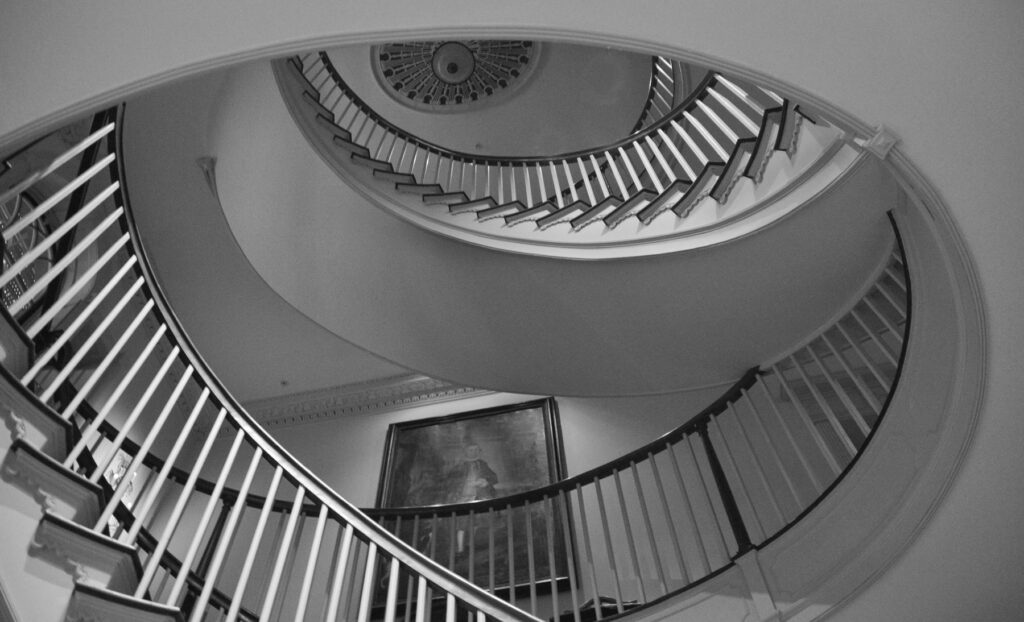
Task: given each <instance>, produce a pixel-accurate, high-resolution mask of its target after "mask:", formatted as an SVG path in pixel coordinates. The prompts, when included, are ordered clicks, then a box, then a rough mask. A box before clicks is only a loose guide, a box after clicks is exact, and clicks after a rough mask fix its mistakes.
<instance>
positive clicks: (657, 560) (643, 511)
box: [629, 460, 668, 595]
mask: <svg viewBox="0 0 1024 622" xmlns="http://www.w3.org/2000/svg"><path fill="white" fill-rule="evenodd" d="M629 468H630V470H631V471H632V472H633V483H634V484H635V485H636V495H637V499H639V501H640V516H641V517H642V518H643V520H644V528H645V530H646V531H647V543H648V545H649V546H650V547H651V556H652V558H653V560H654V569H655V571H656V572H657V574H658V584H659V585H660V586H661V593H662V595H665V594H667V593H668V583H667V582H666V581H665V571H664V569H663V568H662V567H661V555H660V554H658V545H657V543H656V542H655V541H654V529H653V528H652V527H651V515H650V513H649V511H648V509H647V500H646V499H645V498H644V488H643V485H642V484H641V483H640V473H639V471H638V470H637V468H636V462H635V461H633V460H630V461H629Z"/></svg>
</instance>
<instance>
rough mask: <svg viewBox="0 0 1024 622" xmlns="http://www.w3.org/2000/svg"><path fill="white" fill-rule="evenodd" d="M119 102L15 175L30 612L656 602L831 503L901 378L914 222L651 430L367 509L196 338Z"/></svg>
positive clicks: (21, 497)
mask: <svg viewBox="0 0 1024 622" xmlns="http://www.w3.org/2000/svg"><path fill="white" fill-rule="evenodd" d="M784 110H785V107H781V108H780V114H782V113H783V112H784ZM120 112H121V111H120V110H118V109H111V110H107V111H104V112H102V113H100V114H98V115H97V116H96V117H95V118H94V119H93V121H92V123H91V130H90V133H89V134H88V136H87V137H86V138H85V139H84V140H82V141H81V142H79V143H77V144H76V145H74V146H73V147H72V148H71V149H69V150H67V151H66V152H63V153H60V154H55V155H54V157H53V159H52V161H51V162H50V163H49V164H47V165H44V166H41V167H38V168H31V167H27V168H21V169H19V168H17V167H13V168H10V169H8V170H6V171H5V172H4V176H3V177H0V181H2V182H3V187H4V188H6V190H5V191H3V193H2V194H0V205H3V206H7V205H9V204H11V202H22V201H27V202H28V203H31V204H32V205H33V208H32V209H31V210H29V211H25V210H20V209H16V210H13V211H12V210H7V211H6V212H5V213H7V214H11V215H12V219H11V220H8V221H6V222H4V223H3V240H4V244H5V248H12V249H13V248H16V249H18V250H17V252H16V253H11V255H10V256H11V257H12V258H13V261H10V262H5V264H4V271H3V273H2V275H0V284H8V283H12V282H15V281H17V280H18V279H21V280H20V283H21V284H22V285H21V287H22V289H21V290H17V291H15V290H12V292H13V293H12V295H11V297H12V298H13V300H5V304H4V314H5V319H6V320H7V322H6V326H5V328H6V329H8V330H6V331H5V335H4V339H3V346H4V355H5V357H4V364H3V367H2V369H0V375H2V376H3V381H2V382H0V392H2V397H0V399H2V402H3V403H2V406H3V407H2V409H0V414H2V415H3V417H4V419H5V423H6V424H7V428H8V430H9V434H4V435H2V438H0V460H2V463H3V474H4V481H3V483H2V484H0V486H2V494H0V500H2V503H0V512H3V515H2V523H3V524H4V525H5V529H6V533H5V537H4V538H3V539H2V547H3V549H2V553H3V555H2V557H3V559H4V560H5V561H4V563H3V564H2V565H0V573H2V574H0V579H2V581H0V585H3V586H4V588H5V590H9V591H16V592H22V591H23V592H24V593H32V594H34V595H36V597H34V598H32V599H19V598H17V597H15V598H14V599H13V600H14V601H15V602H16V607H26V609H23V610H21V611H19V614H20V616H21V617H22V619H26V620H27V619H31V620H40V621H44V622H45V621H47V620H61V619H67V620H94V619H95V620H121V619H123V620H177V619H188V620H204V619H210V620H222V619H224V620H236V619H253V620H255V619H261V620H262V619H282V620H290V619H317V620H319V619H327V620H335V619H356V620H369V619H385V620H392V619H397V618H402V619H405V620H410V619H415V620H424V619H431V618H432V617H433V618H437V619H440V617H441V616H443V617H444V618H445V619H446V620H454V619H456V618H459V619H462V618H466V619H476V620H486V619H499V620H534V619H538V618H540V619H566V620H569V619H572V620H576V621H577V622H579V621H580V620H583V619H592V618H597V619H601V618H604V617H611V616H616V615H622V614H625V613H626V612H627V610H628V611H633V610H636V611H641V610H643V608H644V607H647V606H651V605H655V604H659V603H663V602H665V601H666V599H669V598H672V597H674V596H676V595H680V594H684V593H686V592H687V591H688V590H691V589H693V588H694V587H695V586H699V585H701V584H703V583H704V582H706V581H709V580H712V579H714V578H716V577H719V576H722V575H723V573H725V572H726V571H728V570H730V569H734V568H739V567H742V566H743V564H744V563H745V562H744V560H745V559H748V558H749V557H748V554H749V553H751V552H752V551H755V550H760V549H763V548H765V547H768V546H770V545H771V543H772V542H773V541H774V540H775V539H776V538H779V537H780V535H781V534H783V533H785V532H786V531H787V530H788V529H789V528H790V527H791V526H792V525H794V524H796V523H797V522H799V521H800V520H801V519H802V518H803V517H804V516H806V515H807V514H808V513H809V512H811V511H812V510H813V508H814V507H815V506H816V505H817V504H818V503H819V502H820V501H821V500H822V499H824V498H826V496H827V495H828V493H829V492H830V491H831V490H832V489H833V488H834V487H835V486H836V485H837V483H838V482H839V481H840V480H841V479H842V477H843V476H844V475H845V474H846V473H847V472H849V471H850V469H851V468H852V466H853V465H854V464H855V462H856V461H857V458H858V457H859V456H860V455H861V453H862V452H863V451H864V449H865V447H866V446H867V444H868V441H869V440H870V439H871V438H872V436H873V434H874V431H875V430H876V429H877V426H878V424H879V422H880V421H881V420H882V418H883V416H884V415H885V412H886V409H887V406H888V403H889V401H890V399H891V398H892V396H893V394H894V392H895V390H896V388H897V386H898V381H899V378H900V375H901V369H902V362H903V360H904V357H905V355H906V347H907V335H908V334H909V332H908V331H909V325H910V312H911V304H910V302H911V296H910V294H911V288H910V282H909V278H908V271H907V266H906V259H905V258H904V255H903V253H902V249H901V247H900V246H899V244H898V236H896V237H894V242H893V246H892V251H891V253H890V255H889V256H887V257H885V258H884V261H883V262H881V263H880V264H879V266H878V268H877V270H876V271H875V274H874V275H873V278H872V279H871V280H870V281H869V282H868V283H866V284H865V287H864V290H863V291H861V292H859V293H858V294H857V296H855V297H854V298H852V299H851V306H850V307H849V309H847V310H845V311H844V312H843V313H842V314H841V315H840V316H837V317H836V318H835V319H834V321H833V322H831V323H830V324H829V325H828V326H826V327H825V328H823V329H822V330H821V331H820V332H819V333H817V334H815V335H813V336H812V337H811V338H810V339H808V340H807V342H806V343H803V344H799V346H798V347H796V348H794V349H793V350H792V351H791V352H789V353H787V354H786V355H784V356H782V357H780V358H778V359H777V360H773V361H769V362H766V363H764V364H762V365H760V366H758V367H755V368H752V369H751V370H750V372H748V373H747V374H746V375H745V376H744V377H743V378H742V379H741V380H740V381H739V382H738V383H737V384H736V385H735V386H734V387H732V388H731V389H730V390H728V391H726V392H725V393H724V394H723V396H722V397H721V398H720V399H719V400H717V401H716V402H715V403H714V404H712V405H710V406H709V407H708V408H706V409H705V410H704V411H702V412H701V413H699V414H697V415H696V416H694V417H692V418H688V419H685V420H683V421H681V424H680V426H679V427H678V428H677V429H675V430H674V431H672V432H670V433H668V434H666V435H665V436H663V437H661V438H659V439H657V440H655V441H653V442H652V443H651V444H649V445H647V446H644V447H641V448H639V449H637V450H636V451H634V452H632V453H630V454H628V455H626V456H622V457H620V458H618V459H616V460H613V461H612V462H609V463H608V464H606V465H604V466H602V467H599V468H596V469H593V470H591V471H588V472H586V473H581V474H578V475H575V476H573V477H571V478H569V479H567V480H564V481H562V482H558V483H556V484H552V485H551V486H548V487H545V488H542V489H539V490H535V491H531V492H528V493H523V494H521V495H516V496H513V497H507V498H503V499H498V500H492V501H487V502H481V503H473V504H463V505H455V506H443V507H432V508H426V509H423V508H420V509H416V508H413V509H398V510H374V511H366V512H364V511H360V510H358V509H357V508H354V507H353V506H351V505H350V504H349V503H347V502H346V501H345V500H344V499H342V498H340V497H339V496H338V495H337V494H336V493H335V492H333V491H332V490H331V489H330V488H329V487H327V486H325V485H324V484H323V483H322V482H321V481H320V480H319V479H317V477H316V476H315V475H314V474H312V473H310V472H309V471H308V470H306V468H305V467H303V466H302V465H301V464H299V463H298V462H297V461H295V460H294V459H293V458H292V457H291V456H289V455H288V453H287V452H286V451H285V450H284V449H282V448H281V446H280V445H278V444H277V443H276V442H275V441H274V440H273V439H272V438H271V437H269V436H268V435H267V433H266V432H265V431H264V430H263V429H262V428H260V426H259V425H258V424H257V423H255V422H254V420H253V419H252V418H251V417H250V416H249V415H248V414H246V413H245V411H244V410H243V409H242V408H241V407H240V406H239V405H238V404H237V403H236V402H235V401H234V400H233V399H232V398H231V396H230V395H228V394H227V392H226V391H225V390H224V389H223V388H222V386H221V384H220V383H219V382H218V381H217V379H216V377H215V376H214V375H213V373H212V372H210V371H209V369H208V368H207V367H206V365H205V363H204V362H203V361H202V359H201V357H200V356H199V354H198V353H197V352H196V351H195V349H194V348H193V347H192V345H191V343H190V342H189V341H188V338H187V337H186V335H185V333H184V330H183V329H182V328H181V327H180V326H179V324H178V322H177V320H176V318H175V317H174V314H173V311H172V310H171V309H170V308H169V306H168V305H167V302H166V301H165V299H164V297H163V295H162V293H161V291H160V288H159V285H158V284H157V282H156V281H155V279H154V277H153V274H152V271H151V269H150V267H149V265H148V262H147V260H146V257H145V253H144V249H143V248H142V247H141V246H140V242H139V238H138V234H137V231H136V229H135V225H134V222H133V220H132V215H131V209H130V204H129V200H128V195H127V188H126V186H125V183H124V178H123V168H122V166H121V165H122V162H121V161H120V160H119V158H118V151H119V143H118V139H119V127H118V123H119V118H120ZM780 127H781V126H780ZM645 142H646V139H645ZM55 144H56V143H55V141H54V140H53V137H52V136H51V137H43V138H42V139H41V140H40V141H37V142H36V143H34V144H32V145H29V146H28V147H26V150H31V149H38V150H40V151H43V152H47V153H49V152H52V150H53V149H54V145H55ZM751 144H753V143H751ZM754 152H756V149H754V150H753V151H752V152H751V153H754ZM17 155H18V154H14V155H13V156H12V157H10V158H8V160H9V161H17V157H16V156H17ZM367 155H369V151H367ZM613 159H614V158H613ZM564 162H565V161H563V163H564ZM609 162H610V161H609ZM609 168H614V165H611V164H609ZM581 170H583V169H581ZM596 170H597V169H594V170H592V171H589V172H591V173H592V172H595V171H596ZM391 172H392V173H393V172H394V170H392V171H391ZM585 178H586V177H583V179H585ZM651 179H655V176H654V175H653V173H652V177H651ZM44 180H45V183H44ZM637 187H639V184H637ZM559 196H560V195H559ZM467 198H468V197H467ZM28 203H26V204H28ZM547 203H550V201H547ZM530 209H532V208H530ZM43 224H45V226H43ZM37 225H38V226H37ZM40 231H44V232H45V233H46V235H39V232H40ZM50 249H53V251H52V253H51V250H50ZM51 257H52V259H48V260H46V262H44V263H49V266H48V267H47V268H46V269H45V270H43V269H41V267H40V263H39V261H40V258H51ZM51 262H52V263H51ZM459 533H462V534H463V535H462V537H457V534H459ZM524 549H525V551H526V556H525V560H526V561H525V563H524V562H523V558H522V556H520V555H519V553H518V551H522V550H524ZM15 596H17V593H16V594H15ZM9 597H10V594H8V598H9Z"/></svg>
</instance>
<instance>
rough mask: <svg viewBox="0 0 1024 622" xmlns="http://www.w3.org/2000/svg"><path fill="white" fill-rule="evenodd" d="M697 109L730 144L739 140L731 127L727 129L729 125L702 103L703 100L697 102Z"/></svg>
mask: <svg viewBox="0 0 1024 622" xmlns="http://www.w3.org/2000/svg"><path fill="white" fill-rule="evenodd" d="M697 107H698V108H700V109H701V111H703V112H704V114H706V115H707V116H708V118H709V119H711V122H712V123H714V124H715V126H717V127H718V129H719V130H721V131H722V133H723V134H725V137H726V138H727V139H729V140H730V141H731V142H732V143H735V142H736V141H737V140H739V139H740V137H739V136H738V135H737V134H736V132H734V131H733V130H732V128H731V127H729V124H728V123H726V122H725V121H724V120H722V118H721V117H719V116H718V113H717V112H715V111H714V110H713V109H712V108H711V107H710V106H708V105H707V104H706V103H704V101H703V100H700V99H698V100H697Z"/></svg>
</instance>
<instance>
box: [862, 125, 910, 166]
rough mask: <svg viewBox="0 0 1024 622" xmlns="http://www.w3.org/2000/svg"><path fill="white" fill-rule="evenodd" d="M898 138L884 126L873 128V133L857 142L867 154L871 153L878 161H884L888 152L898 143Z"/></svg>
mask: <svg viewBox="0 0 1024 622" xmlns="http://www.w3.org/2000/svg"><path fill="white" fill-rule="evenodd" d="M899 140H900V139H899V138H898V137H897V136H896V135H895V134H893V133H892V130H890V129H889V128H887V127H885V126H884V125H878V126H875V133H874V134H872V135H871V136H869V137H868V138H866V139H864V140H862V141H858V142H859V144H860V146H861V148H863V149H864V150H865V151H867V152H868V153H873V154H874V155H876V156H878V159H879V160H884V159H885V158H887V157H888V156H889V152H890V151H892V148H893V147H895V146H896V143H898V142H899Z"/></svg>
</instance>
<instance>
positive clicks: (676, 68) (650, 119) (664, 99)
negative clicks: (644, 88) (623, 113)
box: [630, 56, 686, 134]
mask: <svg viewBox="0 0 1024 622" xmlns="http://www.w3.org/2000/svg"><path fill="white" fill-rule="evenodd" d="M684 70H685V66H684V65H683V63H681V62H679V61H676V60H672V59H671V58H665V57H664V56H652V57H651V88H650V90H649V91H648V92H647V99H646V100H645V102H644V108H643V110H642V111H641V112H640V118H639V119H637V121H636V125H634V126H633V131H632V132H630V133H631V134H636V133H637V132H641V131H643V130H645V129H647V128H648V127H650V126H651V125H653V124H655V123H657V122H658V121H661V120H662V119H664V118H665V117H666V116H668V115H669V114H670V113H671V112H672V111H673V110H675V107H676V106H677V105H678V104H679V101H680V99H681V98H682V97H684V96H685V91H686V88H685V87H686V81H685V80H683V72H684Z"/></svg>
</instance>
